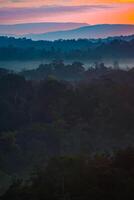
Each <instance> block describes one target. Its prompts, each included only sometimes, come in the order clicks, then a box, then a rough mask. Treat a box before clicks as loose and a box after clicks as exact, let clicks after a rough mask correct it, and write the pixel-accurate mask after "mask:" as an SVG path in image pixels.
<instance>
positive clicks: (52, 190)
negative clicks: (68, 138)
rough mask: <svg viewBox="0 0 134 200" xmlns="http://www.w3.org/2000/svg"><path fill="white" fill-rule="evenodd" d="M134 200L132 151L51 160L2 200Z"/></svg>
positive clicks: (133, 156)
mask: <svg viewBox="0 0 134 200" xmlns="http://www.w3.org/2000/svg"><path fill="white" fill-rule="evenodd" d="M133 198H134V149H132V148H128V149H126V150H123V151H118V152H116V153H114V155H112V156H110V155H107V154H103V155H101V154H98V155H95V156H85V157H82V156H77V157H61V158H54V159H52V160H50V161H49V163H48V165H47V166H46V167H45V166H44V167H43V166H42V168H40V170H39V171H38V172H36V173H34V175H32V177H31V179H30V180H29V181H28V182H24V181H21V180H20V181H19V180H18V181H16V182H14V183H13V184H12V185H11V186H10V188H9V189H8V191H7V192H6V193H5V194H4V195H3V197H2V200H9V199H14V200H26V199H29V200H44V199H46V200H50V199H53V200H59V199H66V200H88V199H92V200H107V199H109V200H119V199H120V200H126V199H133Z"/></svg>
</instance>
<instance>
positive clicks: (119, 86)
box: [0, 62, 134, 200]
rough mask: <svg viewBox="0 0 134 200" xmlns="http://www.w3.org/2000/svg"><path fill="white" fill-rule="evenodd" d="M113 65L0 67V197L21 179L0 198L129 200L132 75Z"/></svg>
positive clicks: (133, 175) (133, 178)
mask: <svg viewBox="0 0 134 200" xmlns="http://www.w3.org/2000/svg"><path fill="white" fill-rule="evenodd" d="M50 66H51V67H52V69H51V67H50ZM47 67H48V68H47ZM49 67H50V68H49ZM68 67H69V68H68ZM114 67H115V68H114V69H109V68H107V67H106V66H105V65H104V64H103V63H101V64H98V63H96V65H95V68H91V69H89V70H85V69H84V68H83V65H82V64H81V63H79V62H75V63H73V64H72V65H69V66H68V65H64V63H62V62H61V63H59V62H58V63H57V62H55V63H50V64H48V65H41V66H40V67H39V69H37V70H34V71H27V72H26V73H31V72H32V73H34V76H33V75H32V78H27V77H26V75H27V74H23V73H25V72H22V73H19V74H15V73H13V72H10V71H8V70H5V69H0V186H1V187H0V193H3V191H5V190H6V189H7V187H8V186H9V185H10V184H11V182H12V177H14V176H15V177H17V178H19V179H21V178H22V177H23V179H24V180H23V181H20V180H18V181H17V182H16V181H15V182H13V183H12V184H11V186H10V187H9V189H8V190H7V192H5V194H3V197H2V199H4V200H7V199H14V200H20V199H35V200H38V199H41V200H42V199H81V200H83V199H93V200H94V199H95V200H104V199H111V200H114V199H115V200H116V199H126V197H127V196H128V195H129V196H128V197H130V196H131V197H132V198H133V196H134V192H133V188H134V171H133V167H134V150H133V146H134V132H133V130H134V123H133V122H134V103H133V102H134V70H133V69H131V70H128V71H123V70H120V69H119V68H118V63H117V62H115V66H114ZM66 68H68V69H66ZM48 69H51V70H52V71H51V73H48ZM40 70H42V73H40V75H41V74H43V76H42V77H41V78H39V77H38V75H37V77H38V78H37V77H36V73H38V71H40ZM64 70H67V72H68V77H69V76H70V77H71V81H69V80H68V77H65V73H63V72H64ZM52 72H53V73H52ZM67 72H66V73H67ZM24 76H25V77H26V78H25V77H24ZM128 146H129V147H132V148H128V149H127V150H123V149H125V148H127V147H128ZM117 149H122V150H121V151H120V152H118V153H113V152H114V151H116V150H117ZM106 152H109V153H106ZM94 154H95V156H94ZM89 155H91V156H89ZM52 158H54V159H52ZM51 159H52V160H51ZM34 168H38V169H39V173H37V172H36V171H35V175H34V176H32V178H31V179H30V180H29V181H28V182H26V183H25V180H26V179H27V178H28V176H29V174H31V172H32V171H33V169H34ZM37 171H38V170H37Z"/></svg>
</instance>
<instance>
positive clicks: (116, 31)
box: [23, 24, 134, 40]
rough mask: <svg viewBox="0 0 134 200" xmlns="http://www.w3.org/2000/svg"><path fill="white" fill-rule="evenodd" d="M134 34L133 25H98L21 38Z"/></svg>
mask: <svg viewBox="0 0 134 200" xmlns="http://www.w3.org/2000/svg"><path fill="white" fill-rule="evenodd" d="M133 34H134V25H133V24H98V25H89V26H83V27H80V28H77V29H71V30H61V31H54V32H47V33H44V34H26V35H23V37H26V38H29V39H32V40H59V39H80V38H81V39H84V38H86V39H97V38H107V37H113V36H126V35H133Z"/></svg>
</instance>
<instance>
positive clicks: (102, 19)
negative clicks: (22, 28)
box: [0, 0, 134, 24]
mask: <svg viewBox="0 0 134 200" xmlns="http://www.w3.org/2000/svg"><path fill="white" fill-rule="evenodd" d="M27 22H82V23H83V22H84V23H89V24H103V23H109V24H113V23H114V24H115V23H116V24H117V23H118V24H134V0H118V1H117V0H103V1H101V0H93V1H92V2H91V0H58V1H56V0H38V1H35V0H0V24H15V23H27Z"/></svg>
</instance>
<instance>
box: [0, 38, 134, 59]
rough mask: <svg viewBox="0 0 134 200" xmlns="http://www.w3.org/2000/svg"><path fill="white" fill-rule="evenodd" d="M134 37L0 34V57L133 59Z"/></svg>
mask: <svg viewBox="0 0 134 200" xmlns="http://www.w3.org/2000/svg"><path fill="white" fill-rule="evenodd" d="M117 52H118V53H117ZM133 52H134V39H131V40H126V39H123V37H119V38H116V37H115V39H114V38H113V39H112V38H108V39H96V40H95V39H93V40H88V39H79V40H57V41H53V42H52V41H32V40H29V39H25V38H23V39H15V38H8V37H2V36H1V37H0V60H6V61H7V60H38V59H66V60H71V59H76V60H90V59H104V58H122V59H123V58H133V57H134V53H133Z"/></svg>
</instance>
